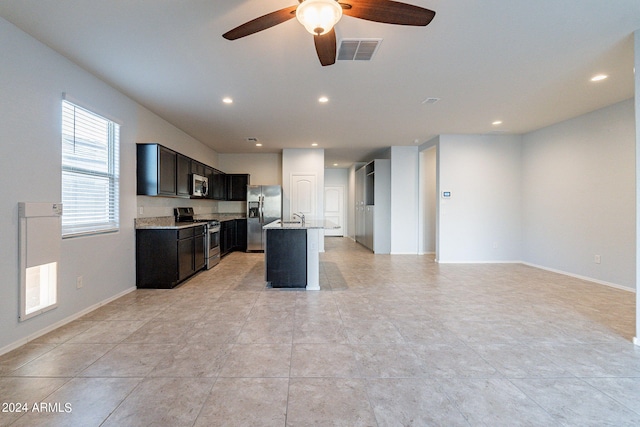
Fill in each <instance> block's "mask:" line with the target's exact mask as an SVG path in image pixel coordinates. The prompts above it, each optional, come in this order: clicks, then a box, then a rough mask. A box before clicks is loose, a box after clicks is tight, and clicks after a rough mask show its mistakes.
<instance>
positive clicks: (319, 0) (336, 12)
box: [296, 0, 342, 36]
mask: <svg viewBox="0 0 640 427" xmlns="http://www.w3.org/2000/svg"><path fill="white" fill-rule="evenodd" d="M296 18H298V21H299V22H300V23H301V24H302V25H303V26H304V28H306V30H307V31H308V32H310V33H311V34H313V35H315V36H321V35H323V34H326V33H327V32H329V31H331V29H332V28H333V26H334V25H336V24H337V23H338V21H339V20H340V18H342V6H340V4H339V3H338V2H337V1H336V0H304V1H303V2H302V3H300V5H299V6H298V8H297V9H296Z"/></svg>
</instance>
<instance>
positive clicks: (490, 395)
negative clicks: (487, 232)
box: [0, 238, 640, 427]
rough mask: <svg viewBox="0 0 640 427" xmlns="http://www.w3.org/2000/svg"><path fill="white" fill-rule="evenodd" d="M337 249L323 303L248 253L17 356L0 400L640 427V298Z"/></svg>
mask: <svg viewBox="0 0 640 427" xmlns="http://www.w3.org/2000/svg"><path fill="white" fill-rule="evenodd" d="M326 249H327V251H326V253H325V254H323V255H322V257H321V262H322V265H321V287H322V290H321V291H319V292H306V291H303V290H277V289H268V288H266V287H265V285H264V282H263V274H262V270H263V264H262V255H260V254H245V253H233V254H231V255H229V256H228V257H226V258H225V259H224V260H223V261H222V263H221V264H220V265H218V266H217V267H216V268H215V269H213V270H210V271H207V272H203V273H201V274H199V275H197V276H196V277H194V278H193V279H191V280H190V281H189V282H187V283H186V284H184V285H183V286H181V287H179V288H177V289H173V290H138V291H135V292H133V293H130V294H128V295H126V296H124V297H122V298H120V299H118V300H117V301H114V302H112V303H110V304H108V305H106V306H104V307H101V308H99V309H97V310H95V311H93V312H92V313H90V314H88V315H86V316H84V317H83V318H81V319H79V320H77V321H74V322H72V323H70V324H68V325H66V326H64V327H61V328H59V329H58V330H56V331H53V332H51V333H49V334H48V335H46V336H43V337H41V338H39V339H37V340H35V341H33V342H31V343H29V344H26V345H24V346H23V347H21V348H19V349H17V350H15V351H13V352H11V353H8V354H6V355H4V356H2V357H0V400H1V401H2V402H3V403H10V402H13V403H27V404H28V406H29V409H30V412H28V413H16V412H0V425H15V426H39V425H45V426H83V427H84V426H98V425H103V426H147V425H155V426H194V425H195V426H217V425H221V426H309V425H327V426H329V425H339V426H350V427H351V426H401V425H404V426H408V425H413V426H427V425H437V426H458V425H459V426H470V425H471V426H518V425H527V426H556V425H568V426H589V425H592V426H604V425H610V426H625V425H626V426H638V425H640V350H638V349H636V348H635V347H634V346H633V345H632V344H631V339H632V338H633V336H634V335H635V330H634V316H635V314H634V313H635V295H634V294H632V293H630V292H625V291H621V290H616V289H612V288H608V287H604V286H600V285H596V284H593V283H589V282H584V281H581V280H577V279H573V278H570V277H566V276H561V275H557V274H553V273H549V272H546V271H541V270H537V269H534V268H530V267H527V266H523V265H518V264H502V265H439V264H436V263H434V262H433V259H432V258H431V257H428V256H385V255H377V256H374V255H373V254H371V253H370V252H368V251H366V250H364V249H363V248H362V247H360V246H359V245H357V244H355V243H353V242H351V241H349V240H347V239H341V238H328V239H327V243H326ZM41 402H45V403H52V404H56V403H58V404H60V405H61V406H60V407H61V408H62V409H63V411H62V412H40V413H37V412H33V411H32V409H33V408H32V406H33V404H34V403H41ZM65 404H69V405H70V412H64V408H65V407H64V405H65ZM53 408H54V409H55V408H56V407H55V406H53ZM3 409H8V407H4V408H3Z"/></svg>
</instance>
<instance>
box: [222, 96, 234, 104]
mask: <svg viewBox="0 0 640 427" xmlns="http://www.w3.org/2000/svg"><path fill="white" fill-rule="evenodd" d="M222 102H224V103H225V104H233V98H229V97H228V96H227V97H225V98H222Z"/></svg>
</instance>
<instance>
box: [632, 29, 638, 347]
mask: <svg viewBox="0 0 640 427" xmlns="http://www.w3.org/2000/svg"><path fill="white" fill-rule="evenodd" d="M633 43H634V45H633V46H634V48H633V52H634V63H635V68H634V69H635V70H640V29H639V30H637V31H636V32H635V33H634V34H633ZM635 89H636V91H635V113H636V115H635V124H636V135H635V137H636V140H635V147H636V157H635V161H636V164H635V168H636V177H635V178H636V179H635V186H636V194H635V195H636V203H635V206H636V218H635V219H636V223H635V225H636V233H635V234H636V242H635V248H634V249H635V253H636V259H635V279H634V288H635V289H636V336H635V338H634V339H633V342H634V344H635V345H640V292H638V282H639V280H640V278H639V277H638V271H640V73H635Z"/></svg>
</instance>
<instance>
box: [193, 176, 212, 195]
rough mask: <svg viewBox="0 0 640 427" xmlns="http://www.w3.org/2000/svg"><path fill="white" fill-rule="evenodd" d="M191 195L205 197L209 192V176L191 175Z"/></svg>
mask: <svg viewBox="0 0 640 427" xmlns="http://www.w3.org/2000/svg"><path fill="white" fill-rule="evenodd" d="M191 178H192V179H191V195H192V196H194V197H206V195H207V194H208V193H209V178H207V177H206V176H202V175H197V174H195V173H194V174H192V175H191Z"/></svg>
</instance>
